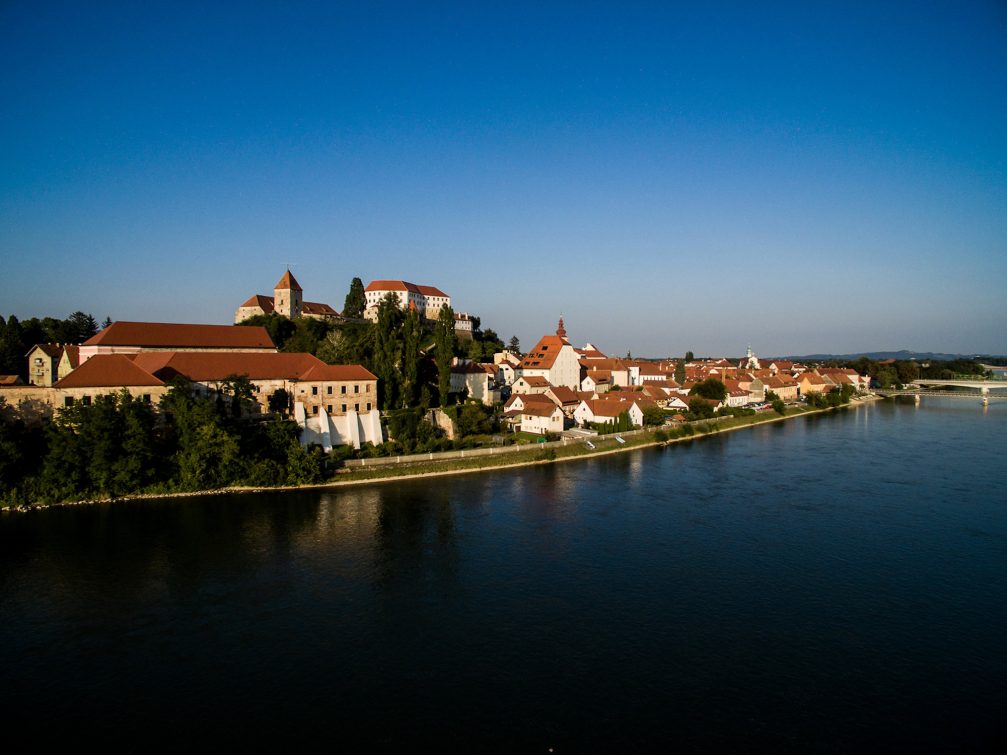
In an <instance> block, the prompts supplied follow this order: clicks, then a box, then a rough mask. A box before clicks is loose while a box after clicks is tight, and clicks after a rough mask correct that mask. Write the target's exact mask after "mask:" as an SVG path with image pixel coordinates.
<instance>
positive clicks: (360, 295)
mask: <svg viewBox="0 0 1007 755" xmlns="http://www.w3.org/2000/svg"><path fill="white" fill-rule="evenodd" d="M366 307H367V297H366V296H365V295H364V282H363V281H362V280H360V278H354V279H353V281H352V282H351V283H350V291H349V293H348V294H346V301H345V302H344V303H343V317H350V318H355V319H360V318H361V317H363V316H364V309H366Z"/></svg>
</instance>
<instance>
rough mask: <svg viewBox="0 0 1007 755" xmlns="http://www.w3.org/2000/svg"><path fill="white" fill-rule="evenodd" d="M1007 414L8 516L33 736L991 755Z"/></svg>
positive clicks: (170, 744)
mask: <svg viewBox="0 0 1007 755" xmlns="http://www.w3.org/2000/svg"><path fill="white" fill-rule="evenodd" d="M1005 438H1007V404H1005V403H999V402H993V403H992V404H991V406H989V407H988V408H986V409H983V408H982V407H980V406H979V405H978V402H973V401H968V400H955V399H928V398H925V399H924V400H923V403H922V405H921V406H919V407H917V406H915V405H914V404H912V403H911V402H906V403H895V402H878V403H874V404H870V405H866V406H861V407H858V408H855V409H850V410H847V411H840V412H835V413H830V414H827V415H817V416H811V417H805V418H800V419H795V420H791V421H788V422H784V423H778V424H771V425H764V426H757V427H754V428H751V429H747V430H742V431H738V432H734V433H729V434H724V435H719V436H714V437H707V438H701V439H697V440H695V441H692V442H689V443H683V444H678V445H675V446H671V447H668V448H666V449H644V450H638V451H633V452H628V453H625V454H620V455H616V456H608V457H601V458H595V459H590V460H584V461H577V462H570V463H563V464H555V465H550V466H544V467H531V468H524V469H517V470H506V471H497V472H486V473H480V474H470V475H463V476H456V477H447V478H443V477H442V478H436V479H430V480H415V481H410V482H406V483H385V484H377V485H372V486H368V487H360V488H354V489H343V490H338V491H331V492H330V491H321V492H319V491H312V492H286V493H276V494H255V495H226V496H212V497H205V498H185V499H170V500H157V501H136V502H129V503H117V504H110V505H94V506H77V507H66V508H53V509H48V510H42V511H37V512H29V513H27V514H18V515H7V516H4V517H0V615H2V621H0V710H3V711H4V720H5V722H6V723H5V728H6V729H7V731H6V732H5V734H6V735H7V738H8V739H10V737H11V736H12V732H13V731H15V730H19V729H20V730H23V731H25V732H29V733H30V734H31V735H32V737H33V741H34V742H36V744H37V746H38V747H39V748H43V747H45V746H48V745H55V744H59V743H64V744H65V743H81V742H86V741H93V742H101V743H103V744H105V745H107V746H110V747H114V748H116V749H127V750H143V749H151V748H153V749H167V748H174V747H179V746H182V747H190V748H191V747H196V748H197V749H203V748H210V747H215V746H226V747H228V748H234V749H237V748H239V747H242V748H251V749H263V748H267V747H274V746H283V747H285V748H291V747H298V748H304V747H307V746H309V745H312V744H314V743H321V744H322V745H323V746H324V747H325V748H326V749H333V748H341V749H345V750H347V751H361V750H364V751H367V750H378V749H389V750H395V751H406V750H412V749H414V748H415V747H418V746H419V745H420V744H424V743H427V744H432V745H433V746H434V747H435V748H437V749H439V750H455V749H473V748H476V751H486V750H505V751H528V752H548V751H549V749H550V748H552V750H553V751H554V752H584V751H609V752H610V751H628V750H630V749H636V750H651V749H655V748H656V747H658V746H664V747H668V748H675V749H688V750H697V749H698V750H707V751H722V750H726V751H731V750H733V751H751V750H777V751H779V750H789V751H802V752H806V751H849V750H852V749H868V750H880V749H890V748H896V749H906V748H914V749H925V750H939V749H954V750H958V751H960V750H984V749H993V748H994V746H995V745H996V743H997V742H1000V743H1002V741H1003V738H1004V737H1005V735H1007V728H1005V726H1004V723H1003V712H1004V710H1007V651H1005V650H1004V638H1005V632H1007V474H1005V470H1007V463H1005V462H1004V456H1003V453H1004V448H1005V443H1004V441H1005Z"/></svg>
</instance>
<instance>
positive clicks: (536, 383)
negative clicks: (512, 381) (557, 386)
mask: <svg viewBox="0 0 1007 755" xmlns="http://www.w3.org/2000/svg"><path fill="white" fill-rule="evenodd" d="M521 379H522V380H524V381H525V382H526V383H527V384H528V385H530V386H532V387H533V388H543V387H545V386H547V385H551V384H550V383H549V381H548V380H546V379H545V378H544V377H542V376H541V375H522V376H521Z"/></svg>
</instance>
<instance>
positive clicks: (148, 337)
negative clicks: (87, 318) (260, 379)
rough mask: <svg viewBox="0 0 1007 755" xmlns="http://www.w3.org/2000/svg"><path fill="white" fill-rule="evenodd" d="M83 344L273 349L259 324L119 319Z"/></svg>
mask: <svg viewBox="0 0 1007 755" xmlns="http://www.w3.org/2000/svg"><path fill="white" fill-rule="evenodd" d="M83 345H84V346H139V347H146V348H163V349H171V348H188V347H192V348H217V349H275V348H276V346H275V345H274V344H273V342H272V340H271V339H270V338H269V333H267V332H266V329H265V328H263V327H261V326H251V325H195V324H189V323H171V322H126V321H124V320H119V321H118V322H114V323H112V324H111V325H109V326H108V327H107V328H105V329H104V330H103V331H101V332H100V333H98V334H97V335H96V336H93V337H91V338H89V339H87V340H86V341H85V342H84V344H83Z"/></svg>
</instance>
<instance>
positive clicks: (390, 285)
mask: <svg viewBox="0 0 1007 755" xmlns="http://www.w3.org/2000/svg"><path fill="white" fill-rule="evenodd" d="M364 291H409V292H410V293H414V294H420V295H421V296H442V297H444V298H445V299H447V298H448V295H447V294H446V293H444V292H443V291H441V290H440V289H439V288H437V287H435V286H417V285H416V284H415V283H410V282H409V281H393V280H379V281H371V282H370V283H368V284H367V288H365V289H364Z"/></svg>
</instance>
